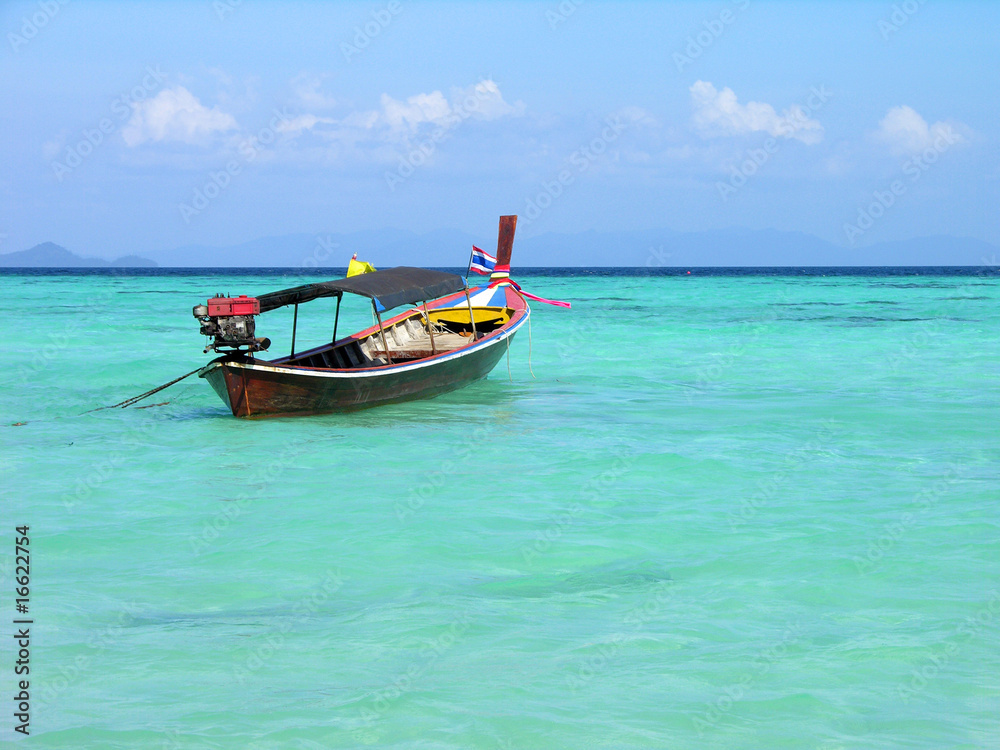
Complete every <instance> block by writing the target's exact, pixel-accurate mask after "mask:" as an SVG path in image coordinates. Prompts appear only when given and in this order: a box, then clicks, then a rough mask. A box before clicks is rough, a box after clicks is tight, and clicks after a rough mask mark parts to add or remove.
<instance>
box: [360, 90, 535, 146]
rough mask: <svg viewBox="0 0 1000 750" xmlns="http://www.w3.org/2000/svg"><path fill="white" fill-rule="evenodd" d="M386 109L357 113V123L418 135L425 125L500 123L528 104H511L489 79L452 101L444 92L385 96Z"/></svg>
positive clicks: (455, 93)
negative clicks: (470, 120)
mask: <svg viewBox="0 0 1000 750" xmlns="http://www.w3.org/2000/svg"><path fill="white" fill-rule="evenodd" d="M381 104H382V107H381V109H380V110H376V111H375V112H366V113H355V114H354V115H353V121H354V122H364V123H366V126H367V127H369V128H374V127H378V126H380V125H381V126H388V127H389V128H390V129H392V130H393V131H397V132H399V131H404V132H411V133H412V132H414V131H416V130H417V129H418V128H419V127H420V126H421V125H424V124H427V123H429V124H433V125H436V126H439V127H444V128H451V127H454V126H455V125H458V124H459V123H460V122H462V121H463V120H467V119H469V118H473V119H477V120H497V119H499V118H501V117H508V116H513V117H517V116H520V115H522V114H524V102H517V103H516V104H509V103H508V102H506V101H504V98H503V94H501V93H500V88H499V87H498V86H497V84H496V82H494V81H492V80H489V79H485V80H482V81H479V83H476V84H473V85H472V86H467V87H465V88H460V87H456V88H453V89H452V90H451V98H450V100H449V99H448V98H446V97H445V95H444V94H442V93H441V92H440V91H432V92H431V93H429V94H423V93H421V94H415V95H413V96H410V97H407V99H406V101H405V102H404V101H399V100H398V99H393V98H392V97H391V96H389V95H388V94H382V100H381Z"/></svg>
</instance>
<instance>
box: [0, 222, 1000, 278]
mask: <svg viewBox="0 0 1000 750" xmlns="http://www.w3.org/2000/svg"><path fill="white" fill-rule="evenodd" d="M495 241H496V234H495V230H493V233H492V234H491V233H490V232H485V233H484V234H483V235H472V234H469V233H467V232H463V231H460V230H454V229H438V230H435V231H431V232H427V233H424V234H418V233H416V232H412V231H408V230H400V229H376V230H363V231H357V232H340V233H337V232H331V233H319V234H306V233H298V234H286V235H278V236H269V237H259V238H257V239H255V240H250V241H248V242H243V243H240V244H236V245H228V246H209V245H185V246H183V247H175V248H172V249H161V250H143V253H144V256H143V257H140V256H137V255H125V256H123V257H120V258H116V259H115V260H106V259H103V258H93V257H81V256H79V255H76V254H75V253H71V252H70V251H69V250H67V249H66V248H64V247H61V246H59V245H57V244H55V243H52V242H44V243H42V244H41V245H36V246H35V247H33V248H31V249H30V250H23V251H21V252H16V253H8V254H6V255H0V268H301V269H305V270H308V269H313V268H331V269H332V268H336V269H341V268H345V267H346V266H347V261H348V260H350V258H351V256H352V255H353V254H354V253H357V254H358V257H359V258H361V259H363V260H366V261H368V262H371V263H374V264H375V266H376V267H377V268H383V267H388V266H394V265H411V266H422V267H439V268H457V267H460V266H462V265H463V264H464V263H466V262H467V261H468V259H469V251H470V249H471V247H472V245H474V244H475V245H478V246H480V247H487V248H488V247H490V243H491V242H495ZM145 256H148V257H145ZM998 256H1000V247H997V246H996V245H993V244H991V243H989V242H984V241H983V240H979V239H974V238H970V237H948V236H932V237H914V238H910V239H905V240H895V241H888V242H877V243H874V244H871V245H866V246H860V247H850V248H848V247H838V246H836V245H834V244H832V243H830V242H828V241H827V240H823V239H820V238H819V237H816V236H814V235H810V234H805V233H803V232H789V231H781V230H778V229H745V228H737V227H732V228H728V229H713V230H706V231H699V232H679V231H676V230H672V229H662V228H661V229H633V230H616V231H604V232H598V231H594V230H588V231H583V232H578V233H573V234H569V233H559V232H544V233H542V234H536V235H531V234H530V233H527V232H526V233H525V234H523V235H521V236H519V237H517V238H516V239H515V241H514V264H515V266H516V267H520V268H546V267H547V268H553V267H555V268H560V267H592V268H593V267H640V268H642V267H645V268H660V267H663V268H667V267H680V268H685V267H686V268H693V267H713V266H715V267H718V266H728V267H757V266H768V267H792V268H795V267H803V266H821V267H852V266H989V267H995V266H996V265H997V264H998V261H997V258H998Z"/></svg>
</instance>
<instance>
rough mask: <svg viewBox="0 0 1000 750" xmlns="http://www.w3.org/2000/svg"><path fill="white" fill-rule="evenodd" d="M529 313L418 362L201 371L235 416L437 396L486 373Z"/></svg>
mask: <svg viewBox="0 0 1000 750" xmlns="http://www.w3.org/2000/svg"><path fill="white" fill-rule="evenodd" d="M528 314H530V313H529V312H528V311H527V310H526V309H523V310H521V311H518V314H517V315H516V316H515V318H514V319H513V320H511V322H510V323H509V324H508V325H506V326H504V327H503V328H501V329H499V330H497V331H494V332H493V333H491V334H489V335H488V336H485V337H484V338H482V339H480V340H479V341H476V342H475V343H471V344H469V345H468V346H466V347H463V348H462V349H458V350H455V351H451V352H445V353H441V354H438V355H437V356H434V357H428V358H426V359H422V360H419V361H415V362H409V363H400V364H393V365H384V366H381V367H369V368H364V369H355V370H334V369H324V368H313V367H299V366H289V365H284V364H280V363H271V362H265V361H262V360H256V359H250V358H247V357H240V358H231V359H219V360H215V361H214V362H211V363H209V364H208V365H207V366H205V368H204V369H202V370H201V372H199V376H200V377H203V378H205V379H206V380H207V381H208V382H209V384H211V386H212V388H213V389H214V390H215V392H216V393H217V394H218V395H219V397H220V398H221V399H222V400H223V401H225V402H226V404H227V405H228V406H229V408H230V409H231V410H232V413H233V415H234V416H237V417H274V416H285V415H289V416H290V415H308V414H327V413H331V412H341V411H353V410H356V409H363V408H367V407H370V406H378V405H382V404H389V403H395V402H399V401H409V400H412V399H418V398H428V397H431V396H437V395H439V394H442V393H447V392H448V391H453V390H456V389H458V388H461V387H463V386H466V385H468V384H469V383H473V382H475V381H477V380H480V379H482V378H484V377H486V375H487V374H489V372H490V371H491V370H492V369H493V368H494V367H495V366H496V364H497V362H499V361H500V358H501V357H503V356H504V355H505V354H506V353H507V351H508V347H509V345H510V339H512V338H513V337H514V334H515V332H516V331H517V329H518V328H520V326H521V325H522V324H523V323H524V322H525V321H526V320H527V316H528Z"/></svg>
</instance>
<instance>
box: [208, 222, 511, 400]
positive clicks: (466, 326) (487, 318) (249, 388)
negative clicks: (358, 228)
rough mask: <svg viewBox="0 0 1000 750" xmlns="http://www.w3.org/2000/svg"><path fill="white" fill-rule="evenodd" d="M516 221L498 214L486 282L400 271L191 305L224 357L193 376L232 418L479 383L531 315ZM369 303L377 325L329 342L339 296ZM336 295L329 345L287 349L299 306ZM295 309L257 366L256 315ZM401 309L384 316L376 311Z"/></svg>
mask: <svg viewBox="0 0 1000 750" xmlns="http://www.w3.org/2000/svg"><path fill="white" fill-rule="evenodd" d="M516 225H517V217H516V216H501V217H500V232H499V237H498V241H497V256H496V266H495V268H494V270H493V273H492V275H491V276H490V279H489V282H487V283H484V284H481V285H476V286H468V285H467V284H466V282H465V281H464V280H463V278H462V277H461V276H459V275H457V274H451V273H444V272H441V271H432V270H429V269H423V268H411V267H407V266H401V267H398V268H390V269H386V270H383V271H373V272H371V273H364V274H360V275H357V276H351V277H348V278H344V279H338V280H335V281H324V282H320V283H316V284H305V285H303V286H297V287H294V288H291V289H284V290H281V291H278V292H271V293H269V294H262V295H260V296H259V297H246V296H239V297H215V298H212V299H209V300H208V303H207V304H204V305H197V306H195V308H194V311H193V312H194V315H195V317H196V318H197V319H198V320H199V322H200V323H201V332H202V333H203V334H205V335H207V336H210V337H211V338H212V340H211V342H210V343H209V344H208V346H207V347H206V348H205V351H206V352H208V351H210V350H212V351H215V352H219V353H222V356H220V357H218V358H217V359H214V360H212V361H211V362H209V363H208V364H207V365H205V367H203V368H202V369H201V370H200V371H199V372H198V376H199V377H202V378H204V379H205V380H207V381H208V382H209V384H210V385H211V386H212V388H213V389H214V390H215V392H216V393H217V394H218V395H219V397H220V398H221V399H222V400H223V401H224V402H226V404H227V405H228V406H229V408H230V409H231V410H232V413H233V415H234V416H237V417H271V416H284V415H306V414H324V413H330V412H338V411H350V410H354V409H360V408H365V407H370V406H377V405H380V404H388V403H393V402H398V401H407V400H411V399H417V398H426V397H430V396H436V395H439V394H441V393H446V392H448V391H453V390H455V389H457V388H461V387H463V386H465V385H468V384H469V383H472V382H474V381H476V380H480V379H481V378H484V377H486V375H487V374H488V373H489V372H490V371H491V370H492V369H493V368H494V367H495V366H496V364H497V362H499V361H500V359H501V357H503V356H504V354H505V353H507V352H509V348H510V341H511V339H512V338H513V337H514V334H515V333H516V332H517V330H518V329H519V328H520V327H521V326H522V325H524V323H525V322H526V321H527V320H528V316H529V315H530V314H531V311H530V309H529V307H528V304H527V302H526V301H525V297H524V293H522V292H521V291H520V288H519V287H518V286H517V285H516V284H515V283H513V282H512V281H511V280H510V256H511V249H512V247H513V244H514V230H515V227H516ZM345 293H346V294H355V295H360V296H362V297H367V298H369V299H370V300H371V305H372V310H373V312H374V315H375V320H376V321H377V322H376V324H375V325H373V326H370V327H369V328H366V329H364V330H362V331H358V332H357V333H352V334H351V335H349V336H345V337H343V338H340V339H338V338H337V324H338V322H339V320H340V303H341V300H342V298H343V295H344V294H345ZM322 297H336V299H337V310H336V314H335V317H334V322H333V336H332V340H331V341H330V342H329V343H327V344H324V345H322V346H318V347H314V348H311V349H307V350H306V351H301V352H300V351H296V350H295V332H296V326H297V325H298V308H299V305H301V304H304V303H306V302H310V301H312V300H315V299H319V298H322ZM289 305H291V306H293V307H294V316H293V323H292V343H291V349H290V352H289V354H288V355H287V356H284V357H278V358H277V359H271V360H263V359H260V358H258V356H257V355H258V354H259V353H260V352H262V351H266V350H267V349H268V348H269V347H270V341H269V340H268V339H266V338H260V337H257V336H256V321H255V319H256V316H258V315H261V314H263V313H266V312H269V311H271V310H276V309H278V308H282V307H287V306H289ZM403 305H406V306H408V307H407V309H405V310H404V311H403V312H400V313H398V314H396V315H395V316H393V317H391V318H389V319H387V320H384V321H383V319H382V313H384V312H386V311H389V310H393V309H395V308H397V307H401V306H403Z"/></svg>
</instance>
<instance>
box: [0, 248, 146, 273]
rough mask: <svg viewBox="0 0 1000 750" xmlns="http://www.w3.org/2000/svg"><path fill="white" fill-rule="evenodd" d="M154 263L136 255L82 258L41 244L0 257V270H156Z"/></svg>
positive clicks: (64, 250) (63, 249) (62, 249)
mask: <svg viewBox="0 0 1000 750" xmlns="http://www.w3.org/2000/svg"><path fill="white" fill-rule="evenodd" d="M156 267H157V264H156V261H154V260H150V259H149V258H140V257H139V256H138V255H123V256H122V257H121V258H115V259H114V260H104V259H103V258H83V257H81V256H79V255H77V254H76V253H71V252H70V251H69V250H67V249H66V248H64V247H63V246H62V245H57V244H56V243H54V242H43V243H42V244H40V245H35V246H34V247H33V248H31V249H29V250H20V251H18V252H15V253H5V254H3V255H0V268H156Z"/></svg>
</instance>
